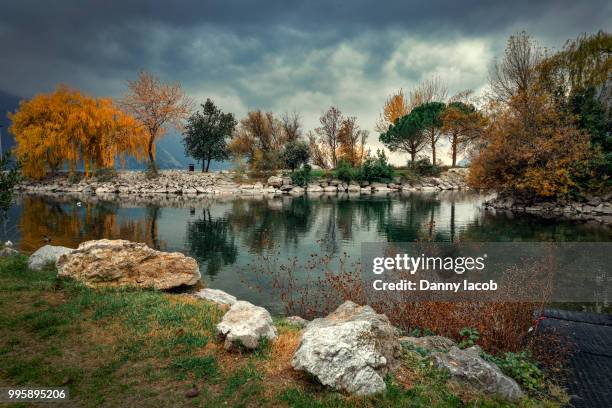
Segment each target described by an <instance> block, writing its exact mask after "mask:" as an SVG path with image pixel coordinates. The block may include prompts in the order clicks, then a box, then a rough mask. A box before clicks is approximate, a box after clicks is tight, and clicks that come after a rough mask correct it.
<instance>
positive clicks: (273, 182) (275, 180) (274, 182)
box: [268, 176, 283, 187]
mask: <svg viewBox="0 0 612 408" xmlns="http://www.w3.org/2000/svg"><path fill="white" fill-rule="evenodd" d="M268 185H269V186H272V187H280V186H282V185H283V179H282V177H278V176H270V177H269V178H268Z"/></svg>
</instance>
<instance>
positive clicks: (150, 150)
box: [147, 135, 157, 170]
mask: <svg viewBox="0 0 612 408" xmlns="http://www.w3.org/2000/svg"><path fill="white" fill-rule="evenodd" d="M154 141H155V137H154V136H153V135H151V136H149V142H148V144H147V154H148V155H149V165H150V166H151V169H152V170H157V167H156V166H155V157H153V142H154Z"/></svg>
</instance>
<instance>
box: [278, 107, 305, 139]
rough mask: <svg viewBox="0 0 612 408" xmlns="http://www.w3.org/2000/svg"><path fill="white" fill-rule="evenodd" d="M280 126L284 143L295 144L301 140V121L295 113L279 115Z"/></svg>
mask: <svg viewBox="0 0 612 408" xmlns="http://www.w3.org/2000/svg"><path fill="white" fill-rule="evenodd" d="M281 126H282V128H283V133H284V136H285V141H287V142H295V141H298V140H299V139H301V138H302V120H301V118H300V114H299V113H297V112H296V111H293V112H284V113H283V114H282V115H281Z"/></svg>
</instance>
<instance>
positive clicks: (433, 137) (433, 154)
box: [431, 129, 436, 166]
mask: <svg viewBox="0 0 612 408" xmlns="http://www.w3.org/2000/svg"><path fill="white" fill-rule="evenodd" d="M431 160H432V164H433V165H434V166H435V165H436V131H435V129H431Z"/></svg>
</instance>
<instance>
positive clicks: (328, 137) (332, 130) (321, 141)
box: [311, 106, 343, 168]
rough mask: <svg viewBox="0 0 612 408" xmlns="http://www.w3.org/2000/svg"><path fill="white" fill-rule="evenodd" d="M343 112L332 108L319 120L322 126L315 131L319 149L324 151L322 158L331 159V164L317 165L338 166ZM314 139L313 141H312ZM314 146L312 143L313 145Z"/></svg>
mask: <svg viewBox="0 0 612 408" xmlns="http://www.w3.org/2000/svg"><path fill="white" fill-rule="evenodd" d="M342 121H343V117H342V112H341V111H340V109H338V108H337V107H335V106H330V107H329V109H328V110H327V111H325V113H323V115H321V117H320V118H319V122H320V123H321V126H320V127H318V128H316V129H315V132H316V134H317V135H318V145H319V146H318V149H319V150H321V151H322V153H321V157H323V156H327V157H329V163H323V162H322V161H321V163H316V164H318V165H320V166H321V164H325V166H321V167H324V168H329V167H333V168H335V167H336V166H337V165H338V147H339V140H338V137H339V135H340V127H341V126H342ZM312 140H314V139H311V141H312ZM311 144H312V143H311Z"/></svg>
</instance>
